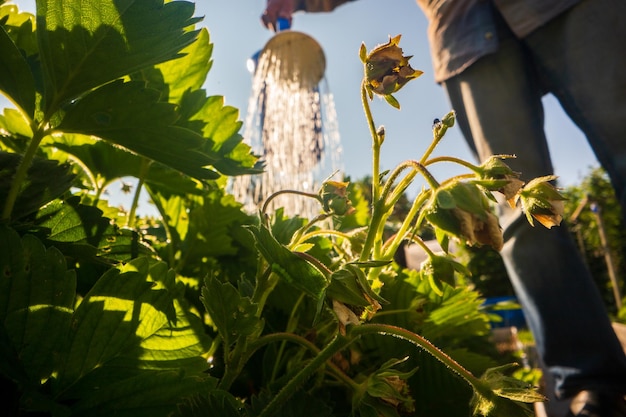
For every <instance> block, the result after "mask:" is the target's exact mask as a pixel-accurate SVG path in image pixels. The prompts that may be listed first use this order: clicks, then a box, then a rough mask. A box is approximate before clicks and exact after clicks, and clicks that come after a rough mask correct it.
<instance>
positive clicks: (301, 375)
mask: <svg viewBox="0 0 626 417" xmlns="http://www.w3.org/2000/svg"><path fill="white" fill-rule="evenodd" d="M354 340H356V339H354V338H352V339H348V338H345V337H343V336H341V335H337V336H335V338H334V339H333V340H332V341H331V342H330V343H329V344H328V345H327V346H326V347H325V348H324V349H322V350H321V351H319V353H318V354H317V356H315V358H313V359H312V360H311V361H310V362H309V363H308V364H307V365H306V366H305V367H304V368H302V370H300V372H298V373H297V374H296V375H295V376H294V377H293V378H291V379H290V380H289V382H288V383H287V384H286V385H285V386H284V387H283V388H282V389H281V390H280V391H279V392H278V394H276V396H274V398H272V400H271V401H270V402H269V404H267V406H265V408H264V409H263V411H261V414H259V417H269V416H273V415H275V414H276V412H277V411H278V409H279V408H280V407H281V406H282V405H283V404H284V403H285V402H287V400H289V398H291V397H292V396H293V394H295V393H296V391H297V390H298V389H299V388H300V386H301V385H302V384H304V383H305V382H306V381H307V380H308V379H309V378H310V377H311V375H313V374H314V373H315V372H316V371H317V370H318V369H319V368H321V367H322V366H324V364H325V363H326V361H328V360H329V359H330V358H332V357H333V355H334V354H335V353H337V352H339V351H340V350H342V349H344V348H346V347H347V346H348V345H350V343H352V342H353V341H354Z"/></svg>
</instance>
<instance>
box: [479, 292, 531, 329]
mask: <svg viewBox="0 0 626 417" xmlns="http://www.w3.org/2000/svg"><path fill="white" fill-rule="evenodd" d="M507 304H516V305H511V306H507ZM483 308H485V310H487V311H488V312H489V313H490V314H495V315H497V316H499V317H500V318H501V319H502V320H500V321H492V322H491V327H492V328H498V327H512V326H514V327H517V328H518V329H522V328H526V327H528V326H527V325H526V318H525V317H524V312H523V311H522V309H521V307H520V306H519V304H518V301H517V298H515V297H513V296H506V297H489V298H487V299H486V300H485V302H484V303H483Z"/></svg>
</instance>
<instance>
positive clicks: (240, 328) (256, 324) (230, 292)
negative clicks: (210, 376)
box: [202, 277, 263, 346]
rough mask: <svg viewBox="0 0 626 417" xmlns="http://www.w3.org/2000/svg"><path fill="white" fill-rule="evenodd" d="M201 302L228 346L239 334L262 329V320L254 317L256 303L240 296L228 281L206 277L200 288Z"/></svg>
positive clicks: (257, 331) (252, 332)
mask: <svg viewBox="0 0 626 417" xmlns="http://www.w3.org/2000/svg"><path fill="white" fill-rule="evenodd" d="M202 303H203V304H204V307H205V308H206V311H207V312H208V313H209V316H211V320H212V321H213V324H215V327H217V331H218V333H219V334H220V336H222V339H223V340H224V345H226V346H229V345H230V344H231V343H233V342H234V341H235V338H237V337H239V336H249V335H253V334H255V333H260V332H261V331H262V330H263V320H261V319H259V318H257V317H256V311H257V305H256V304H254V303H252V302H251V301H250V299H249V298H248V297H242V296H241V295H240V294H239V291H237V289H236V288H235V287H234V286H233V285H232V284H230V283H228V282H227V283H221V282H220V281H219V280H218V279H217V278H215V277H208V278H207V279H206V280H205V286H204V287H203V288H202Z"/></svg>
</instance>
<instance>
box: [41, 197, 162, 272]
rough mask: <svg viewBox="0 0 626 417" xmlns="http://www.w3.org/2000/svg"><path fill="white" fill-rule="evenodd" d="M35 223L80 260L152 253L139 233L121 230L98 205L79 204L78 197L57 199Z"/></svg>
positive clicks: (130, 256)
mask: <svg viewBox="0 0 626 417" xmlns="http://www.w3.org/2000/svg"><path fill="white" fill-rule="evenodd" d="M35 224H36V226H38V227H39V228H43V229H44V230H45V231H46V235H45V239H46V240H47V241H48V242H50V243H52V244H54V245H55V246H57V247H59V248H62V249H63V251H64V253H65V254H66V255H71V256H74V257H76V258H79V259H85V258H92V257H95V256H101V257H104V258H106V259H110V260H116V261H129V260H131V259H133V258H136V257H137V256H139V255H142V254H143V255H147V254H151V253H152V252H151V250H150V249H149V248H148V247H147V246H146V245H144V244H142V242H141V240H140V237H139V235H138V234H137V232H135V231H133V230H130V229H120V228H118V227H117V226H115V225H114V224H112V222H111V220H110V219H108V218H106V217H103V216H102V211H101V210H100V209H98V208H96V207H92V206H86V205H83V204H79V202H78V198H75V197H74V198H71V199H68V200H66V201H61V200H56V201H54V202H52V203H50V204H48V205H47V206H46V207H44V208H42V209H41V210H40V211H39V212H38V213H37V216H36V218H35Z"/></svg>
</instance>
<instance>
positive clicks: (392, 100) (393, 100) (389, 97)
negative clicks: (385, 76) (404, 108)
mask: <svg viewBox="0 0 626 417" xmlns="http://www.w3.org/2000/svg"><path fill="white" fill-rule="evenodd" d="M385 101H386V102H387V103H389V104H390V105H391V107H393V108H396V109H398V110H400V103H399V102H398V100H397V99H396V98H395V97H394V96H392V95H391V94H386V95H385Z"/></svg>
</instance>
